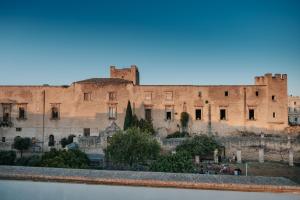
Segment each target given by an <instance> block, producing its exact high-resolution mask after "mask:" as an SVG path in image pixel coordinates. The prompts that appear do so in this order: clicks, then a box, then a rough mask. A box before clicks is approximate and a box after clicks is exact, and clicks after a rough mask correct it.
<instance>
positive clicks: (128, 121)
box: [124, 101, 133, 131]
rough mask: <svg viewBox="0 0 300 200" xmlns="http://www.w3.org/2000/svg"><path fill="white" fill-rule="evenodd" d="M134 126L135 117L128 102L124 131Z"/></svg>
mask: <svg viewBox="0 0 300 200" xmlns="http://www.w3.org/2000/svg"><path fill="white" fill-rule="evenodd" d="M132 126H133V116H132V109H131V104H130V101H128V104H127V109H126V115H125V120H124V131H125V130H127V129H128V128H130V127H132Z"/></svg>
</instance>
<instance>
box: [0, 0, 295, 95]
mask: <svg viewBox="0 0 300 200" xmlns="http://www.w3.org/2000/svg"><path fill="white" fill-rule="evenodd" d="M299 10H300V2H299V1H293V0H287V1H280V0H274V1H271V2H270V1H267V0H262V1H258V2H255V1H251V0H249V1H248V0H247V1H243V2H240V1H237V0H229V1H226V2H223V1H218V0H215V1H193V0H190V1H184V2H183V1H179V0H175V1H164V2H160V1H156V0H155V1H151V2H140V1H135V0H128V1H125V2H123V1H118V0H114V1H93V0H90V1H77V0H75V1H66V0H65V1H58V0H53V1H43V2H39V1H36V0H30V1H26V2H23V1H20V0H16V1H8V0H7V1H6V0H2V1H1V2H0V44H1V45H0V60H1V62H0V69H1V70H2V73H0V85H43V84H49V85H69V84H71V83H73V82H75V81H78V80H84V79H87V78H94V77H99V78H102V77H103V78H106V77H109V66H111V65H115V66H117V67H118V68H123V67H126V66H130V65H132V64H136V65H137V66H138V68H139V71H140V81H141V84H142V85H253V84H254V77H255V76H262V75H264V74H266V73H272V74H276V73H280V74H287V75H288V95H293V96H300V89H299V85H300V78H299V76H300V57H299V55H300V37H299V35H300V13H299V12H298V11H299Z"/></svg>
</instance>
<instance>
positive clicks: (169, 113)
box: [166, 111, 172, 120]
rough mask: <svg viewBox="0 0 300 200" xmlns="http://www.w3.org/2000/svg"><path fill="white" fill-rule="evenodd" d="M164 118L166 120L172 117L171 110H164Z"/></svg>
mask: <svg viewBox="0 0 300 200" xmlns="http://www.w3.org/2000/svg"><path fill="white" fill-rule="evenodd" d="M166 119H167V120H171V119H172V112H171V111H167V112H166Z"/></svg>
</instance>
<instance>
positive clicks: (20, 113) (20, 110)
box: [19, 107, 26, 119]
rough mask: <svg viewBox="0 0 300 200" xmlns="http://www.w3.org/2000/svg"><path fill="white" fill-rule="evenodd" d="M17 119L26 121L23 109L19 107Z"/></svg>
mask: <svg viewBox="0 0 300 200" xmlns="http://www.w3.org/2000/svg"><path fill="white" fill-rule="evenodd" d="M19 119H26V116H25V108H24V107H19Z"/></svg>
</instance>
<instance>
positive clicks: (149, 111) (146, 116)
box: [145, 108, 152, 122]
mask: <svg viewBox="0 0 300 200" xmlns="http://www.w3.org/2000/svg"><path fill="white" fill-rule="evenodd" d="M151 112H152V110H151V109H150V108H146V109H145V119H146V120H147V121H148V122H151V121H152V115H151V114H152V113H151Z"/></svg>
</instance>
